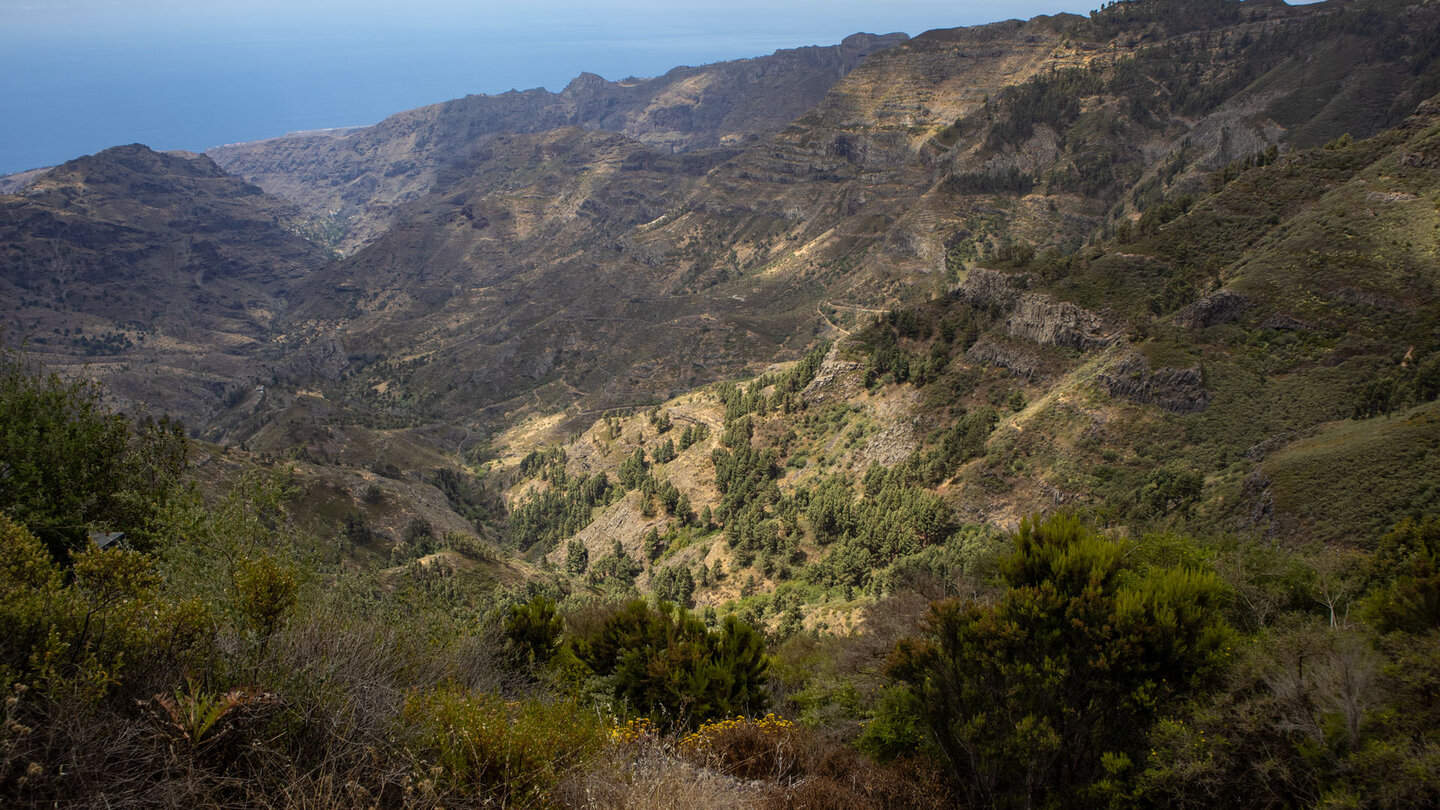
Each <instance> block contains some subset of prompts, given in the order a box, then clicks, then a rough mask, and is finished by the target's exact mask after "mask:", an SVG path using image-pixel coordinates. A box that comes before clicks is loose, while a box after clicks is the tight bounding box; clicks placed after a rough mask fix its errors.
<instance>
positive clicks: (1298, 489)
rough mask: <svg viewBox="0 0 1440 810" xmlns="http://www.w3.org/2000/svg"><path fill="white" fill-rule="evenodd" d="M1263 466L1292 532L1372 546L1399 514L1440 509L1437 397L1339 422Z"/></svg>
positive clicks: (1284, 521)
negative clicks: (1407, 407)
mask: <svg viewBox="0 0 1440 810" xmlns="http://www.w3.org/2000/svg"><path fill="white" fill-rule="evenodd" d="M1262 470H1263V471H1264V473H1265V475H1266V476H1267V477H1268V478H1269V479H1270V482H1271V488H1272V491H1273V492H1274V495H1275V509H1276V512H1277V514H1278V516H1279V517H1280V520H1281V525H1282V526H1283V527H1284V529H1285V533H1286V534H1287V535H1292V536H1296V537H1302V538H1306V539H1311V540H1318V541H1321V542H1325V543H1335V544H1341V545H1349V546H1360V547H1362V548H1369V547H1371V546H1373V544H1374V542H1375V539H1376V538H1378V537H1379V536H1380V535H1381V534H1383V533H1384V531H1385V529H1386V528H1387V527H1388V526H1389V525H1390V524H1392V523H1393V522H1394V521H1395V519H1396V518H1397V517H1400V516H1403V515H1409V514H1418V513H1422V512H1427V511H1434V510H1436V509H1440V405H1436V404H1435V403H1430V404H1427V405H1423V406H1420V407H1417V408H1414V409H1411V410H1409V411H1407V412H1404V413H1402V414H1400V415H1397V416H1394V417H1389V418H1387V417H1376V418H1373V419H1366V420H1363V421H1347V422H1340V423H1337V424H1335V425H1333V426H1331V427H1329V428H1327V429H1325V430H1324V431H1322V432H1320V433H1318V434H1317V435H1315V436H1312V437H1310V438H1308V439H1303V440H1301V441H1298V442H1296V443H1294V444H1292V445H1290V446H1289V447H1286V448H1285V449H1284V450H1281V451H1280V452H1278V453H1276V454H1275V455H1274V456H1272V457H1271V458H1270V459H1268V460H1267V461H1266V462H1265V464H1264V465H1263V467H1262Z"/></svg>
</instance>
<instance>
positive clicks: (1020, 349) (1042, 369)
mask: <svg viewBox="0 0 1440 810" xmlns="http://www.w3.org/2000/svg"><path fill="white" fill-rule="evenodd" d="M965 359H966V360H968V361H969V362H971V363H981V364H988V365H992V366H999V367H1001V368H1004V369H1009V370H1010V371H1011V372H1013V373H1015V374H1018V375H1019V376H1021V377H1024V378H1026V379H1028V380H1033V379H1037V378H1039V377H1043V376H1046V370H1047V363H1046V360H1045V358H1044V356H1043V355H1042V354H1041V352H1040V349H1039V347H1037V346H1036V345H1035V344H1034V343H1032V342H1030V341H1025V340H1015V339H1007V338H1005V337H1004V336H999V335H995V334H993V333H986V334H983V335H981V336H980V339H979V340H977V341H975V343H974V345H972V346H971V347H970V348H969V349H967V350H966V351H965Z"/></svg>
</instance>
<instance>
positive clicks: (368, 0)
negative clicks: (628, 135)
mask: <svg viewBox="0 0 1440 810" xmlns="http://www.w3.org/2000/svg"><path fill="white" fill-rule="evenodd" d="M1090 7H1091V4H1090V3H1087V2H1075V0H1020V2H997V1H996V0H949V2H944V1H943V0H889V1H888V2H884V1H881V2H877V1H876V0H829V1H828V2H827V1H822V0H768V2H767V0H711V1H710V2H706V3H699V4H696V3H686V2H656V1H655V0H620V1H619V2H615V1H614V0H611V1H610V2H604V1H603V0H602V1H600V2H582V1H580V0H528V1H525V2H494V0H480V1H479V2H474V1H473V0H472V2H461V1H460V0H405V1H403V2H397V0H288V1H287V0H0V31H4V30H8V31H12V32H15V33H21V34H25V33H37V34H38V33H44V34H56V33H61V32H64V33H70V34H80V33H85V34H94V33H97V32H98V33H103V34H106V35H111V36H132V35H134V34H136V33H141V34H146V33H148V34H150V35H162V34H164V33H169V32H178V31H186V32H192V33H199V32H208V33H222V32H224V31H226V30H238V31H247V32H253V31H266V30H268V31H270V32H274V33H278V32H297V31H316V30H326V29H331V28H339V29H348V30H355V29H362V30H363V29H371V30H375V29H382V28H388V29H397V28H398V29H402V30H405V29H408V30H414V29H426V28H433V27H436V26H446V27H484V28H489V29H522V30H532V29H533V28H535V27H536V26H544V25H553V26H558V27H562V28H583V27H591V28H593V27H594V26H596V25H597V24H598V25H601V26H603V27H604V28H606V29H609V30H614V29H615V28H617V27H620V26H622V25H623V24H624V23H626V22H629V23H630V24H633V25H643V26H646V27H653V26H674V27H676V28H684V29H691V30H703V29H704V28H707V27H713V26H716V25H719V26H723V27H732V26H738V25H745V26H750V27H761V26H765V25H774V24H782V25H784V26H785V27H786V28H787V29H790V31H792V32H795V33H799V32H801V31H803V30H805V29H808V30H810V31H812V32H813V33H814V34H815V35H820V34H823V33H826V32H830V31H838V30H845V29H846V28H850V29H852V30H857V29H855V26H861V27H865V28H875V27H887V26H888V27H889V28H890V29H891V30H904V29H907V28H915V29H916V30H914V31H911V32H909V33H919V32H920V30H922V29H928V28H935V27H950V26H955V25H968V24H973V23H977V22H990V21H992V20H998V19H1006V18H1009V17H1017V16H1020V17H1029V16H1033V15H1035V14H1040V13H1052V12H1055V11H1078V12H1085V11H1088V10H1089V8H1090ZM796 44H801V43H796Z"/></svg>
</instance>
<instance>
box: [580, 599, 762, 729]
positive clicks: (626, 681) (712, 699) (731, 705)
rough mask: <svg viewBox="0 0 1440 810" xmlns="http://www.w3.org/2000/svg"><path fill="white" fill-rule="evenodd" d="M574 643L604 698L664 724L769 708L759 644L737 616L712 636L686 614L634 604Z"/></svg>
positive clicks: (669, 607)
mask: <svg viewBox="0 0 1440 810" xmlns="http://www.w3.org/2000/svg"><path fill="white" fill-rule="evenodd" d="M572 641H573V644H574V648H575V653H576V655H577V657H578V658H579V659H580V660H581V661H582V662H584V663H585V664H586V666H588V667H589V668H590V670H591V671H592V672H594V673H595V674H596V675H597V676H599V677H600V678H601V681H602V683H603V688H604V690H605V691H607V692H608V693H609V694H611V695H612V696H613V697H614V698H615V699H616V700H618V701H620V702H621V703H622V704H623V705H625V706H627V707H629V708H630V710H631V711H636V712H640V713H643V714H648V715H650V716H651V717H654V718H656V719H658V720H661V721H662V722H664V723H666V724H681V725H687V724H698V723H700V722H703V721H705V720H709V719H712V718H715V717H722V716H728V715H733V714H736V713H743V712H747V711H754V710H756V709H761V708H764V705H765V702H766V695H765V691H764V683H765V673H766V667H767V665H766V661H765V644H764V641H763V639H762V638H761V637H760V634H759V633H757V632H755V630H754V629H753V628H751V627H750V626H748V625H746V624H744V623H742V622H740V621H739V620H738V619H736V618H735V617H734V616H727V617H726V618H725V620H724V622H723V623H722V624H721V626H720V628H719V629H718V630H709V629H707V628H706V627H705V624H704V623H703V622H701V621H700V620H699V619H698V618H696V617H695V616H694V615H692V614H691V613H690V612H688V611H686V610H685V609H683V608H677V607H675V606H674V605H669V604H664V603H662V604H661V605H660V606H659V607H652V606H650V605H649V604H647V603H646V602H644V601H643V600H635V601H632V602H629V603H627V604H625V605H623V606H621V607H618V608H615V609H614V610H613V611H612V612H611V613H610V614H609V615H608V616H606V617H604V619H603V620H602V621H599V622H597V623H596V624H595V626H594V627H593V628H592V629H591V630H590V631H589V632H587V633H585V634H583V635H581V636H578V637H576V638H574V639H573V640H572Z"/></svg>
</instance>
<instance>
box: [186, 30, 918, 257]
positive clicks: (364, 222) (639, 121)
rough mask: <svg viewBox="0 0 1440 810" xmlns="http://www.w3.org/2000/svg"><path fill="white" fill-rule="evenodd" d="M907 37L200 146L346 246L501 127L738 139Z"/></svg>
mask: <svg viewBox="0 0 1440 810" xmlns="http://www.w3.org/2000/svg"><path fill="white" fill-rule="evenodd" d="M904 39H905V35H904V34H887V35H885V36H876V35H872V34H855V35H853V36H850V37H847V38H846V39H845V41H844V42H842V43H841V44H840V45H834V46H829V47H808V48H795V49H790V50H781V51H776V52H775V53H774V54H771V55H770V56H761V57H756V58H753V59H739V60H734V61H730V62H721V63H717V64H713V65H705V66H702V67H680V68H675V69H674V70H672V71H670V72H669V73H666V74H665V75H664V76H660V77H656V78H652V79H626V80H624V81H619V82H608V81H605V80H604V79H602V78H601V77H599V76H596V75H595V74H593V73H586V74H582V75H581V76H579V77H577V78H576V79H575V80H574V81H572V82H571V83H570V84H569V85H568V86H567V87H566V88H565V89H564V90H562V91H561V92H559V93H551V92H548V91H546V90H544V89H541V88H537V89H534V90H526V91H524V92H518V91H511V92H509V93H505V94H502V95H498V96H483V95H482V96H466V97H465V98H463V99H456V100H454V101H448V102H445V103H443V104H435V105H432V106H429V107H421V108H419V109H415V110H409V111H407V112H403V113H399V114H397V115H394V116H391V117H390V118H387V119H385V120H384V121H382V122H380V123H379V124H376V125H375V126H373V127H366V128H363V129H359V130H349V131H342V132H320V133H299V134H296V135H287V136H285V137H283V138H275V139H271V140H267V141H257V142H253V143H242V144H232V145H229V146H222V147H217V148H215V149H211V150H209V152H208V154H209V155H210V156H211V157H212V158H214V159H215V161H216V162H217V163H219V164H220V165H221V166H223V167H225V169H226V170H228V171H231V172H233V173H235V174H238V175H240V176H242V177H244V178H246V179H247V180H250V181H251V182H253V183H256V184H257V185H259V186H260V187H262V188H264V189H265V190H267V191H269V192H271V193H273V194H278V195H280V196H282V197H285V198H287V199H290V200H294V201H295V202H296V203H298V204H299V205H301V206H302V207H303V208H304V209H305V210H307V211H309V212H310V214H311V216H312V217H316V218H321V219H323V218H325V217H330V216H332V212H334V217H336V218H338V219H339V220H341V221H342V223H343V225H344V227H345V229H346V231H347V233H346V236H345V238H344V241H343V243H342V244H343V246H344V247H345V248H346V249H347V250H349V249H353V248H355V247H357V246H359V245H362V244H364V243H366V242H367V241H369V240H370V239H373V238H374V237H375V236H376V235H378V234H379V232H380V231H382V230H383V229H384V228H385V227H386V226H387V225H388V224H390V223H391V222H392V215H393V213H394V211H395V208H396V206H398V205H400V204H402V203H404V202H406V201H408V200H412V199H415V198H416V197H417V196H419V195H421V194H424V193H425V192H427V191H429V190H430V189H431V187H432V186H433V184H434V182H435V180H436V178H437V177H438V176H439V175H441V174H442V173H443V172H444V171H445V167H446V166H447V165H448V164H450V163H453V162H455V161H459V160H464V159H466V158H467V157H468V156H469V155H470V154H471V152H473V151H474V150H475V149H477V148H478V147H480V146H481V144H482V142H483V140H484V139H485V138H487V137H489V136H493V135H498V134H505V133H510V134H519V133H532V132H544V131H546V130H551V129H558V128H560V127H566V126H580V127H585V128H587V129H598V130H605V131H610V132H616V133H620V134H624V135H627V136H629V137H632V138H635V139H637V140H639V141H641V142H642V143H645V144H647V145H649V146H650V147H652V148H654V149H656V150H657V151H660V152H679V151H692V150H696V149H704V148H713V147H727V148H730V147H735V146H738V145H741V144H744V143H745V142H746V141H748V140H750V139H753V138H755V137H757V136H761V135H766V134H769V133H771V132H774V131H776V130H778V129H780V128H781V127H783V126H784V125H785V124H787V123H789V122H790V121H791V120H792V119H794V118H795V117H796V116H798V115H800V114H801V113H803V112H805V111H806V110H808V109H809V108H810V107H812V106H813V105H814V104H815V103H816V102H817V101H818V100H820V98H822V97H823V96H824V94H825V92H826V91H827V90H828V89H829V88H830V86H831V85H832V84H833V83H834V82H835V81H836V80H838V79H840V78H841V77H843V76H845V74H847V73H848V72H849V71H851V70H852V69H854V67H855V66H856V65H857V64H859V63H860V62H861V60H863V59H865V58H866V57H867V56H868V55H870V54H871V53H874V52H875V51H878V50H881V49H883V48H886V47H888V46H890V45H893V44H895V43H898V42H902V41H904Z"/></svg>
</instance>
